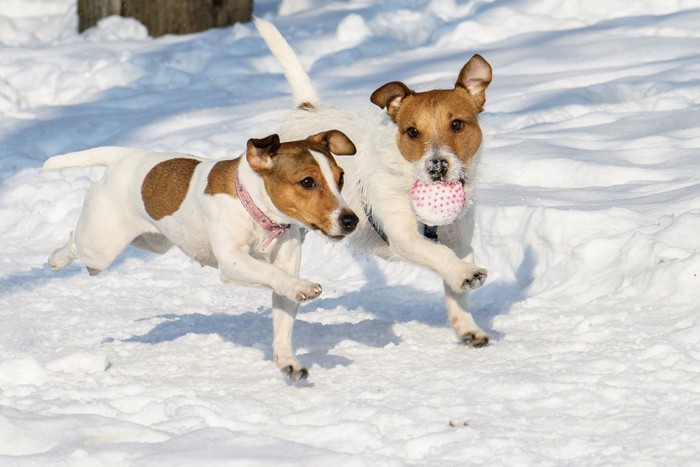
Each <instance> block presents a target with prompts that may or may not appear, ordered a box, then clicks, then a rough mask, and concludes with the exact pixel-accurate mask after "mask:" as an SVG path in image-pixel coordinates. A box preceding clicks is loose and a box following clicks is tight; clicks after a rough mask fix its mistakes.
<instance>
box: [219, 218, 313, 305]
mask: <svg viewBox="0 0 700 467" xmlns="http://www.w3.org/2000/svg"><path fill="white" fill-rule="evenodd" d="M208 234H209V241H210V243H211V248H212V252H213V253H214V256H215V257H216V260H217V262H218V264H219V276H220V278H221V281H222V282H224V283H226V282H236V283H240V284H246V285H262V286H266V287H269V288H271V289H272V290H273V291H275V292H277V293H278V294H279V295H282V296H283V297H286V298H288V299H289V300H291V301H293V302H297V303H298V302H303V301H306V300H310V299H312V298H316V297H318V296H319V295H320V294H321V286H320V285H319V284H316V283H314V282H311V281H307V280H305V279H302V278H300V277H298V276H294V275H292V274H290V273H288V272H287V271H285V270H283V269H281V268H279V267H278V266H275V265H274V264H270V263H268V262H266V261H262V260H258V259H255V258H253V257H252V256H251V255H250V254H249V253H248V251H249V250H248V249H249V246H248V239H247V235H246V234H245V233H243V234H239V233H238V232H236V231H231V230H227V229H226V228H225V227H224V226H222V225H221V223H218V224H217V223H212V224H211V225H209V226H208ZM285 235H289V233H287V234H285ZM296 238H297V240H296V241H297V242H298V234H296ZM286 240H287V239H286V238H285V239H284V240H283V239H278V240H277V243H278V244H279V243H281V242H284V241H286ZM274 248H278V246H275V247H274Z"/></svg>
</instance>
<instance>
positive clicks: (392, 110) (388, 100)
mask: <svg viewBox="0 0 700 467" xmlns="http://www.w3.org/2000/svg"><path fill="white" fill-rule="evenodd" d="M411 94H413V91H411V90H410V89H409V88H408V86H406V85H405V84H403V83H402V82H401V81H392V82H391V83H387V84H385V85H384V86H382V87H380V88H379V89H377V90H376V91H374V92H373V93H372V95H371V96H370V98H369V100H371V101H372V103H373V104H374V105H376V106H379V108H381V109H384V108H386V112H387V113H388V114H389V116H390V117H391V119H392V120H395V117H396V112H398V110H399V106H400V105H401V101H402V100H403V99H404V97H406V96H409V95H411Z"/></svg>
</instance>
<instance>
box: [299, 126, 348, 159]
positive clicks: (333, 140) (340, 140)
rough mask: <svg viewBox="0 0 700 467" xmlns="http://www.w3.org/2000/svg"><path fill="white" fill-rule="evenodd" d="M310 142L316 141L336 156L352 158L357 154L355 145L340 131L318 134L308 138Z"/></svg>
mask: <svg viewBox="0 0 700 467" xmlns="http://www.w3.org/2000/svg"><path fill="white" fill-rule="evenodd" d="M307 139H308V140H310V141H315V142H317V143H319V144H321V145H322V146H323V147H325V148H326V149H328V150H329V151H330V152H331V153H332V154H335V155H336V156H352V155H353V154H355V153H356V152H357V149H356V148H355V145H354V144H353V142H352V141H350V138H348V137H347V136H346V135H345V133H343V132H342V131H340V130H329V131H324V132H321V133H318V134H316V135H313V136H309V137H308V138H307Z"/></svg>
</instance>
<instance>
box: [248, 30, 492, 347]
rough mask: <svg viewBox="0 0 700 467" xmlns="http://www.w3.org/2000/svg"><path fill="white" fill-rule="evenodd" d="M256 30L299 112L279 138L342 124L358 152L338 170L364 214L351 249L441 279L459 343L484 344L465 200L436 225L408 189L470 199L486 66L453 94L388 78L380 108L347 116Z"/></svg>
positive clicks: (462, 76) (285, 49)
mask: <svg viewBox="0 0 700 467" xmlns="http://www.w3.org/2000/svg"><path fill="white" fill-rule="evenodd" d="M255 25H256V27H257V29H258V31H259V32H260V34H261V36H262V37H263V39H264V40H265V42H266V43H267V45H268V47H269V48H270V50H271V51H272V53H273V55H275V57H276V58H277V59H278V61H279V62H280V64H281V66H282V69H283V71H284V74H285V77H286V79H287V81H288V82H289V84H290V86H291V88H292V93H293V96H294V102H295V105H296V111H295V112H294V113H293V114H292V115H291V117H290V118H289V119H288V120H287V121H286V122H285V123H284V125H283V128H282V130H281V131H280V134H281V135H283V136H284V137H286V138H295V137H298V136H299V135H302V134H304V133H306V134H308V133H309V132H315V131H321V130H323V129H327V128H338V129H340V130H341V131H343V132H345V133H346V134H347V135H348V136H349V137H350V138H351V139H352V140H353V141H354V142H355V144H356V146H357V155H356V156H355V157H354V158H352V160H350V159H348V160H347V161H343V163H342V164H341V165H342V167H343V169H344V170H345V172H346V191H345V192H344V195H345V198H346V199H347V200H348V202H349V204H350V206H351V207H352V208H353V209H354V210H355V211H356V212H357V213H358V215H359V216H360V222H359V225H358V228H357V233H356V234H354V235H353V237H352V239H351V240H350V242H351V244H353V245H354V246H357V247H359V248H360V249H361V250H364V251H366V252H370V253H374V254H378V255H380V256H382V257H384V258H387V259H390V260H406V261H410V262H412V263H414V264H417V265H420V266H423V267H426V268H428V269H431V270H433V271H435V272H436V273H438V274H439V275H440V276H441V277H442V279H443V283H444V290H445V303H446V306H447V312H448V318H449V322H450V324H451V325H452V326H453V327H454V329H455V330H456V332H457V335H458V336H459V338H460V339H461V340H462V341H463V342H464V343H465V344H466V345H468V346H472V347H482V346H485V345H487V344H488V342H489V339H490V338H489V336H488V334H487V333H485V332H484V331H483V330H482V329H481V328H480V327H479V326H478V325H477V324H476V322H475V321H474V319H473V317H472V315H471V313H470V312H469V309H468V305H467V294H468V292H469V291H470V290H473V289H476V288H477V287H480V286H481V285H482V284H483V283H484V281H485V280H486V270H485V269H483V268H481V267H478V266H476V265H474V263H473V258H472V247H471V240H472V235H473V231H474V207H473V204H471V203H470V202H471V200H470V199H469V200H468V203H467V205H468V207H467V208H466V209H465V210H464V212H463V213H462V215H461V216H460V217H459V218H457V219H456V220H455V221H453V222H452V223H450V224H447V225H441V226H439V227H437V228H436V227H435V226H426V225H423V223H421V221H420V220H419V219H418V218H417V217H416V214H415V213H414V212H413V211H412V208H411V204H410V202H409V192H410V190H411V188H412V186H413V184H414V183H416V182H417V181H420V180H423V181H433V182H441V183H442V182H445V183H452V184H454V183H455V182H461V183H462V184H463V185H464V189H465V192H466V194H467V195H466V196H467V197H469V194H470V193H471V192H472V189H473V184H474V168H475V165H476V163H477V160H478V158H479V154H480V148H481V140H482V132H481V128H480V126H479V122H478V116H479V113H480V112H481V111H482V110H483V106H484V103H485V101H486V93H485V92H486V88H487V87H488V85H489V84H490V83H491V78H492V70H491V66H490V65H489V64H488V62H487V61H486V60H484V59H483V58H482V57H481V56H480V55H474V56H473V57H472V58H471V59H470V60H469V61H468V62H467V63H466V64H465V65H464V66H463V68H462V69H461V71H460V72H459V75H458V77H457V81H456V84H455V87H454V88H453V89H445V90H443V89H438V90H431V91H425V92H415V91H413V90H411V89H410V88H409V87H408V86H406V85H405V84H404V83H402V82H399V81H393V82H390V83H387V84H385V85H383V86H381V87H380V88H379V89H377V90H376V91H374V93H372V95H371V98H370V100H371V102H372V103H373V104H375V105H377V106H378V107H380V108H381V109H386V112H377V111H376V110H375V111H373V112H365V113H354V112H348V111H343V110H339V109H334V108H329V107H321V106H320V105H319V98H318V96H317V94H316V92H315V90H314V88H313V86H312V84H311V80H310V78H309V76H308V74H307V72H306V71H305V70H304V68H303V66H302V65H301V63H300V61H299V59H298V57H297V56H296V54H295V53H294V51H293V50H292V48H291V47H290V46H289V44H288V43H287V42H286V41H285V39H284V38H283V37H282V35H281V34H280V33H279V31H278V30H277V29H276V28H275V27H274V25H272V24H271V23H269V22H268V21H265V20H262V19H256V22H255ZM436 240H437V241H436Z"/></svg>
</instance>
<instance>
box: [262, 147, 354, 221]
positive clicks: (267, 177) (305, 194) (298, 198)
mask: <svg viewBox="0 0 700 467" xmlns="http://www.w3.org/2000/svg"><path fill="white" fill-rule="evenodd" d="M308 151H316V152H319V153H321V154H323V155H325V156H326V158H327V159H328V162H329V163H330V166H331V170H332V171H333V176H334V178H335V182H336V184H337V183H338V182H339V181H340V177H341V174H342V169H341V168H340V167H339V166H338V164H336V162H335V159H334V158H333V157H332V156H331V154H330V153H329V152H328V149H326V148H325V147H324V146H322V144H321V143H319V142H316V141H314V140H312V139H311V138H309V139H307V140H304V141H297V142H294V143H293V144H289V143H283V144H282V145H281V146H280V147H279V148H278V149H277V150H276V151H275V154H274V155H273V156H272V160H273V161H274V163H273V164H272V166H271V167H270V168H269V169H265V170H264V171H262V172H261V175H263V183H264V184H265V189H266V190H267V192H268V194H269V195H270V198H271V199H272V202H273V203H274V204H275V206H277V208H278V209H279V210H280V211H282V212H283V213H284V214H285V215H287V216H290V217H294V218H295V219H299V220H301V221H302V222H304V223H306V224H307V225H310V226H312V227H316V228H319V229H321V230H323V231H324V232H329V231H330V230H331V229H332V225H331V223H332V219H331V218H329V217H328V216H327V215H319V214H321V213H328V212H332V211H333V210H335V209H337V208H338V207H339V206H338V200H337V199H336V198H335V196H334V195H333V193H332V190H331V187H330V186H328V185H327V183H326V180H325V178H324V177H323V174H322V173H321V169H320V167H319V166H318V164H317V163H316V161H315V159H313V158H312V157H311V156H310V155H309V153H308ZM307 177H311V178H313V179H314V181H315V183H316V187H315V188H314V189H312V190H307V189H305V188H303V187H302V186H301V185H300V184H299V182H300V181H301V180H303V179H305V178H307Z"/></svg>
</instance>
